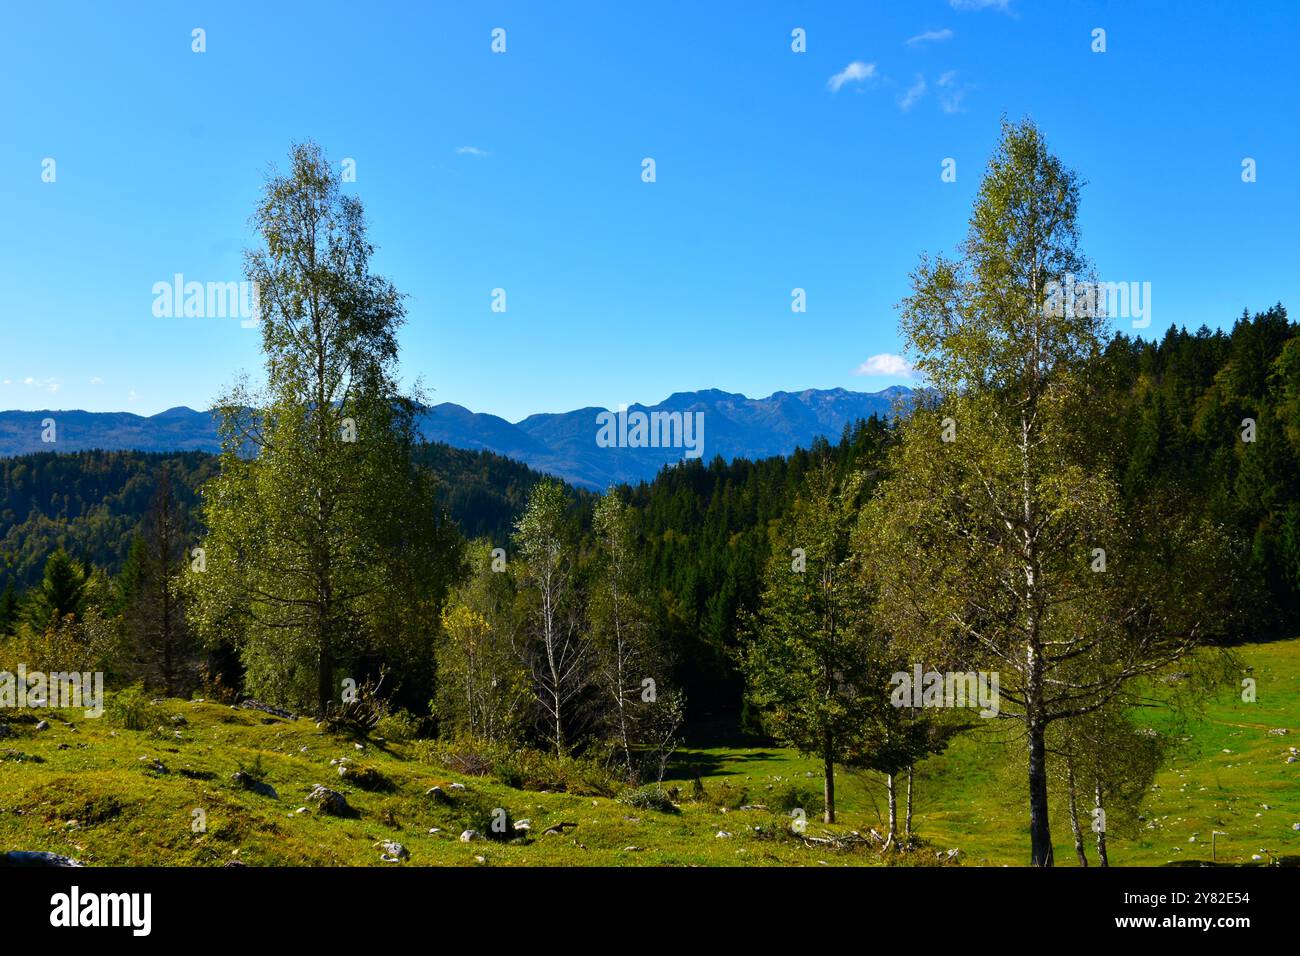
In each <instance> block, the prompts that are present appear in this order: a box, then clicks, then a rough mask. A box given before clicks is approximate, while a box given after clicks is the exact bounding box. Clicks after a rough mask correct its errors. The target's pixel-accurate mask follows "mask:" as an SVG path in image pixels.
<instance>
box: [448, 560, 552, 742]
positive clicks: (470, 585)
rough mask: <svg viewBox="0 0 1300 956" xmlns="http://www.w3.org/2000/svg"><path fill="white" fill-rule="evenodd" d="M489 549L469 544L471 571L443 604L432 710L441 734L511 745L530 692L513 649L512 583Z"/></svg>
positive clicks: (525, 714)
mask: <svg viewBox="0 0 1300 956" xmlns="http://www.w3.org/2000/svg"><path fill="white" fill-rule="evenodd" d="M492 550H493V549H492V547H491V545H490V543H489V542H475V543H474V544H473V545H472V546H471V547H470V548H469V553H468V565H469V576H468V578H467V579H466V580H465V581H464V582H463V583H462V584H461V585H460V586H458V587H457V588H456V589H455V590H454V591H453V592H452V593H451V595H450V597H449V599H448V602H447V606H446V607H445V608H444V609H443V612H442V629H441V632H440V635H439V640H438V644H437V660H438V670H439V674H438V677H439V680H438V696H437V701H436V703H435V708H434V709H435V715H436V717H437V719H438V725H439V732H440V733H443V734H445V735H448V736H453V737H469V738H479V739H484V740H490V741H497V742H502V743H510V742H514V741H517V740H518V739H519V738H520V737H521V735H522V733H523V731H524V729H525V728H526V727H527V723H528V716H529V702H530V697H531V695H530V691H529V684H528V673H527V671H526V670H525V668H524V666H523V664H522V662H521V661H520V658H519V655H518V653H517V652H516V650H515V643H516V640H517V635H518V630H519V621H518V615H517V614H516V613H515V609H514V601H515V588H514V581H513V578H512V577H511V575H510V574H509V573H506V572H505V571H503V570H497V569H498V568H499V567H500V565H499V563H498V559H497V558H495V557H494V556H493V554H492Z"/></svg>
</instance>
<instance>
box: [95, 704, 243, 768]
mask: <svg viewBox="0 0 1300 956" xmlns="http://www.w3.org/2000/svg"><path fill="white" fill-rule="evenodd" d="M104 713H105V716H106V717H107V718H108V720H109V723H111V724H113V725H114V726H115V727H121V728H122V729H123V730H135V731H151V730H153V729H154V728H155V727H157V726H158V725H159V724H160V723H162V721H163V720H164V719H165V717H166V712H165V711H164V709H163V708H162V707H160V706H159V705H157V704H155V703H153V698H152V697H150V695H149V694H148V693H146V691H145V689H144V686H143V685H141V684H133V685H131V686H130V687H124V688H122V689H121V690H118V691H116V692H115V693H113V694H112V695H110V696H109V699H108V704H107V706H106V708H105V711H104ZM257 779H260V777H258V778H257Z"/></svg>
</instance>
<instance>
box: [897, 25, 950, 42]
mask: <svg viewBox="0 0 1300 956" xmlns="http://www.w3.org/2000/svg"><path fill="white" fill-rule="evenodd" d="M953 36H954V34H953V32H952V31H951V30H949V29H947V28H946V27H945V28H944V29H942V30H926V31H925V32H924V33H918V34H917V35H916V36H914V37H910V38H909V39H908V41H907V45H908V46H916V45H917V44H918V43H942V42H943V41H944V40H951V39H952V38H953Z"/></svg>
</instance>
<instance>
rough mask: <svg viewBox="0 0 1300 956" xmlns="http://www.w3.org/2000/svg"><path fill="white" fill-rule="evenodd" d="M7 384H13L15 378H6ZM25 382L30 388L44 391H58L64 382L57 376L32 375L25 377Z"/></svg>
mask: <svg viewBox="0 0 1300 956" xmlns="http://www.w3.org/2000/svg"><path fill="white" fill-rule="evenodd" d="M5 384H6V385H12V384H13V379H8V378H7V379H5ZM23 384H24V385H26V386H27V387H28V388H39V389H40V390H41V391H44V392H57V391H58V390H59V388H60V387H62V383H61V382H59V380H58V379H56V378H35V377H34V376H31V375H28V376H27V377H26V378H25V379H23Z"/></svg>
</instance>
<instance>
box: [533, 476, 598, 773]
mask: <svg viewBox="0 0 1300 956" xmlns="http://www.w3.org/2000/svg"><path fill="white" fill-rule="evenodd" d="M515 528H516V531H515V543H516V545H517V547H518V549H519V553H520V557H521V564H522V568H523V571H522V573H521V583H522V585H523V590H524V594H525V598H526V601H527V625H526V627H525V633H524V637H523V641H522V651H523V658H524V660H525V661H526V662H527V664H528V667H529V670H530V671H531V673H532V678H533V689H534V697H535V700H536V702H537V705H538V707H539V708H540V709H541V711H542V713H543V714H544V716H545V722H546V724H547V735H548V736H549V737H550V738H551V742H552V744H553V745H554V747H555V752H556V754H557V755H558V754H563V753H564V749H565V744H566V736H565V732H566V726H567V723H566V722H567V721H568V719H569V718H570V717H571V716H572V715H571V711H572V710H573V709H574V707H575V706H576V704H577V702H578V699H579V696H580V695H581V694H582V693H583V691H585V690H586V689H587V688H588V687H589V686H590V673H589V667H590V647H589V645H588V643H587V640H586V636H585V635H584V634H583V632H582V628H581V623H582V616H581V610H580V608H579V603H578V601H579V595H578V593H577V587H576V567H575V565H576V553H575V551H576V549H575V547H574V545H573V542H572V535H571V533H570V530H569V528H568V523H567V520H566V517H565V499H564V489H563V487H562V486H561V485H560V483H559V482H557V481H554V480H551V479H546V480H543V481H540V482H538V483H537V484H536V485H534V486H533V490H532V492H531V493H530V494H529V496H528V506H527V507H526V508H525V510H524V514H523V517H521V518H520V519H519V522H518V524H517V525H516V526H515Z"/></svg>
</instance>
